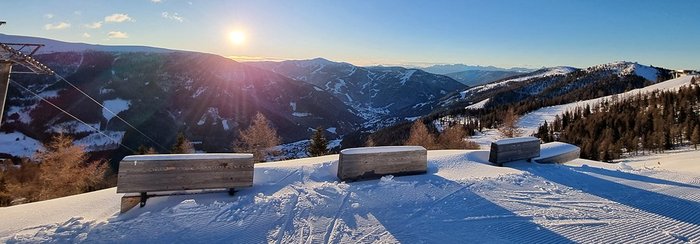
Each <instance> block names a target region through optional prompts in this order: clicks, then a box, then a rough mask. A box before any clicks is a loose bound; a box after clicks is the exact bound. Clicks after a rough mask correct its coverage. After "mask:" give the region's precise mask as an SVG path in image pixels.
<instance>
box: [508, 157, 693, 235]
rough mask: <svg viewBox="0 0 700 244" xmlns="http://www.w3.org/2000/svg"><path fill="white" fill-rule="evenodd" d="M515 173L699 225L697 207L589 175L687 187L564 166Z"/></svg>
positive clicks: (644, 178)
mask: <svg viewBox="0 0 700 244" xmlns="http://www.w3.org/2000/svg"><path fill="white" fill-rule="evenodd" d="M518 169H520V170H523V171H527V172H530V173H532V174H533V175H536V176H540V177H542V178H544V179H547V180H549V181H552V182H556V183H559V184H562V185H565V186H569V187H571V188H575V189H578V190H581V191H583V192H585V193H588V194H592V195H596V196H598V197H601V198H605V199H608V200H611V201H614V202H618V203H620V204H623V205H627V206H629V207H632V208H636V209H639V210H642V211H646V212H649V213H654V214H658V215H662V216H665V217H668V218H672V219H675V220H678V221H681V222H685V223H690V224H695V225H700V203H699V202H695V201H689V200H685V199H681V198H677V197H673V196H669V195H664V194H660V193H656V192H652V191H647V190H643V189H639V188H635V187H631V186H628V185H624V184H621V183H617V182H613V181H610V180H606V179H602V178H598V177H595V176H593V175H590V174H589V173H596V174H601V175H607V176H611V177H617V178H621V179H630V180H637V181H643V182H649V183H656V184H669V185H674V186H684V187H688V186H687V185H683V184H679V183H675V182H674V183H672V182H668V181H663V180H657V179H653V178H650V177H645V176H637V175H633V174H630V173H625V172H620V171H610V170H606V169H593V168H591V167H584V168H579V167H571V166H564V165H551V167H550V165H547V166H544V165H538V166H534V167H533V166H523V167H519V168H518Z"/></svg>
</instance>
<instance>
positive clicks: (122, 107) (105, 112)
mask: <svg viewBox="0 0 700 244" xmlns="http://www.w3.org/2000/svg"><path fill="white" fill-rule="evenodd" d="M102 105H103V106H104V108H102V116H103V117H104V118H105V119H107V121H110V120H111V119H112V118H114V117H115V116H116V115H117V114H119V113H121V112H122V111H126V110H127V109H129V106H131V102H130V101H129V100H124V99H121V98H117V99H112V100H105V101H104V102H102ZM110 111H111V112H110Z"/></svg>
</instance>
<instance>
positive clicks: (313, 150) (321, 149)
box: [307, 126, 328, 157]
mask: <svg viewBox="0 0 700 244" xmlns="http://www.w3.org/2000/svg"><path fill="white" fill-rule="evenodd" d="M307 151H308V152H307V153H308V154H309V156H312V157H318V156H323V155H327V154H328V141H327V140H326V137H325V136H324V135H323V127H321V126H319V127H316V131H315V132H314V134H313V135H312V136H311V144H309V148H308V149H307Z"/></svg>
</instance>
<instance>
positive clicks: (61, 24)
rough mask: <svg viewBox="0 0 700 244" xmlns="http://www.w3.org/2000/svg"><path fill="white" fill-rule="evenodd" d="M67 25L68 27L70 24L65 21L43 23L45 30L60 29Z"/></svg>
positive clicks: (65, 27)
mask: <svg viewBox="0 0 700 244" xmlns="http://www.w3.org/2000/svg"><path fill="white" fill-rule="evenodd" d="M68 27H70V24H69V23H66V22H59V23H56V24H46V25H44V29H46V30H62V29H67V28H68Z"/></svg>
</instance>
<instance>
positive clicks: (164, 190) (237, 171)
mask: <svg viewBox="0 0 700 244" xmlns="http://www.w3.org/2000/svg"><path fill="white" fill-rule="evenodd" d="M250 186H253V155H252V154H238V153H220V154H160V155H134V156H127V157H125V158H124V159H122V161H121V162H119V174H118V176H117V193H127V194H125V195H124V197H122V201H121V212H122V213H123V212H126V211H127V210H129V209H131V208H133V207H134V206H136V204H138V203H140V204H141V207H143V206H144V205H145V204H146V200H147V198H148V197H150V196H156V195H167V194H178V193H182V191H187V190H206V189H228V191H229V194H231V195H233V193H234V189H235V188H238V187H250ZM178 191H179V192H178Z"/></svg>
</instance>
